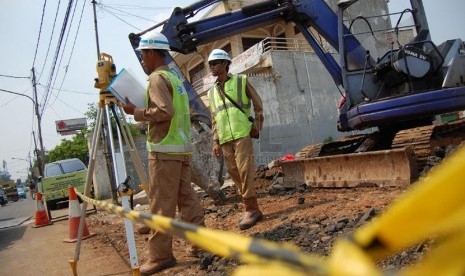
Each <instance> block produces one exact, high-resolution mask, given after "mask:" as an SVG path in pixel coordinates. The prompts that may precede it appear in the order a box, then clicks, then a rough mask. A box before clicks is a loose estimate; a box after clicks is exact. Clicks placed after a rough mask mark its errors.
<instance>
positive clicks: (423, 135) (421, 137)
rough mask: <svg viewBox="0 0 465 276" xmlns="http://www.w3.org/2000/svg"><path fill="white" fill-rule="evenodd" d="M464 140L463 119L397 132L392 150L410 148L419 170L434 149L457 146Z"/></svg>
mask: <svg viewBox="0 0 465 276" xmlns="http://www.w3.org/2000/svg"><path fill="white" fill-rule="evenodd" d="M464 140H465V119H461V120H456V121H453V122H449V123H442V124H436V125H430V126H423V127H417V128H411V129H405V130H402V131H399V132H398V133H397V134H396V136H395V137H394V140H393V141H392V148H393V149H397V148H403V147H408V146H410V147H412V149H413V152H414V154H415V158H416V162H417V165H418V169H419V170H421V169H423V167H424V166H425V165H426V161H427V158H428V156H430V155H432V154H433V153H434V150H435V148H436V147H443V148H444V147H447V146H449V145H459V144H460V143H461V142H462V141H464Z"/></svg>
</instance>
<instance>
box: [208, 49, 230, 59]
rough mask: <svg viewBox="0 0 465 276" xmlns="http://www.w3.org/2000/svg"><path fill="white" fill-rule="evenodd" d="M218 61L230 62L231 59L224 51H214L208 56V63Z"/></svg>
mask: <svg viewBox="0 0 465 276" xmlns="http://www.w3.org/2000/svg"><path fill="white" fill-rule="evenodd" d="M218 59H224V60H227V61H229V62H231V58H230V57H229V55H228V53H226V51H224V50H221V49H214V50H213V51H212V52H211V53H210V55H209V56H208V61H212V60H218Z"/></svg>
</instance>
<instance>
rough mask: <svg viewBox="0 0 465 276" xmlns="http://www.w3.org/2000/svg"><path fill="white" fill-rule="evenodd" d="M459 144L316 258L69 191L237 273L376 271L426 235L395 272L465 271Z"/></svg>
mask: <svg viewBox="0 0 465 276" xmlns="http://www.w3.org/2000/svg"><path fill="white" fill-rule="evenodd" d="M464 176H465V147H462V148H461V149H459V150H458V151H457V152H456V153H455V154H454V155H452V156H451V157H449V158H447V159H445V160H444V161H443V164H442V165H440V166H438V167H437V168H435V169H434V171H432V173H430V174H429V175H428V176H427V177H425V178H423V179H422V180H420V181H419V182H417V183H415V184H413V185H414V187H413V189H412V190H411V191H409V192H406V193H405V194H404V195H403V196H401V198H399V200H398V201H397V202H396V203H395V204H393V205H392V206H391V207H389V208H388V209H387V210H386V212H385V213H383V214H382V215H381V216H380V217H379V218H374V219H373V220H372V221H371V222H370V223H368V224H367V225H365V226H363V227H362V228H360V229H358V230H356V231H355V232H354V234H353V236H352V237H350V239H341V240H338V241H337V242H336V243H335V245H334V247H333V251H332V252H331V254H330V256H329V257H328V258H326V259H323V258H321V257H319V256H316V255H311V254H305V253H303V252H301V251H299V249H298V248H297V247H296V246H294V245H291V244H287V243H285V244H278V243H273V242H269V241H265V240H260V239H254V238H251V237H244V236H241V235H238V234H235V233H231V232H226V231H219V230H212V229H207V228H204V227H201V226H198V225H192V224H188V223H185V222H182V221H176V220H174V219H171V218H167V217H163V216H159V215H150V214H146V213H139V212H136V211H132V210H125V209H123V208H122V207H120V206H117V205H114V204H110V203H106V202H102V201H97V200H93V199H90V198H88V197H85V196H84V195H82V194H81V193H79V192H76V194H77V195H78V196H79V197H81V199H82V200H84V201H86V202H88V203H90V204H94V205H97V206H99V207H101V208H103V209H105V210H107V211H108V212H112V213H115V214H117V215H119V216H120V217H124V218H127V219H130V220H132V221H134V222H139V223H142V224H145V225H147V226H149V227H150V228H152V229H155V230H158V231H161V232H164V233H167V234H171V235H176V236H178V237H181V238H184V239H186V240H188V241H190V242H191V243H192V244H195V245H197V246H200V247H201V248H203V249H205V250H208V251H209V252H211V253H213V254H216V255H219V256H223V257H228V258H231V259H235V260H237V261H240V262H243V263H247V264H249V265H247V266H244V267H240V268H239V269H237V270H236V271H235V273H234V275H235V276H242V275H283V276H286V275H289V276H291V275H292V276H294V275H333V276H339V275H341V276H342V275H344V276H351V275H357V276H364V275H367V276H368V275H369V276H376V275H382V272H381V270H380V269H378V268H377V267H376V265H375V263H374V259H375V260H376V259H380V258H382V257H386V256H388V255H390V254H392V253H394V252H397V251H399V250H401V249H404V248H407V247H408V246H412V245H415V244H418V243H420V242H422V241H425V240H427V239H428V238H431V237H435V238H437V241H436V242H437V243H438V244H439V246H438V247H437V248H433V249H432V250H430V251H429V252H428V253H429V254H428V256H427V257H426V258H425V259H424V260H423V261H422V262H420V263H418V264H417V265H416V266H412V267H408V268H405V269H403V270H401V271H400V272H401V273H399V275H407V276H411V275H464V274H465V262H464V261H463V252H465V200H463V199H464V197H465V183H463V181H464V180H463V179H465V177H464Z"/></svg>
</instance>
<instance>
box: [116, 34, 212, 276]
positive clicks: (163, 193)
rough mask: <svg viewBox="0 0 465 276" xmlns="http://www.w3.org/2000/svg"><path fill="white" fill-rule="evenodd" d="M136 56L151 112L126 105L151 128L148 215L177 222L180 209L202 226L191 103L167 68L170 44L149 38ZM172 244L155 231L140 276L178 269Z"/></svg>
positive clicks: (184, 216)
mask: <svg viewBox="0 0 465 276" xmlns="http://www.w3.org/2000/svg"><path fill="white" fill-rule="evenodd" d="M137 50H140V51H141V58H142V64H143V66H144V69H145V71H146V73H147V74H148V75H149V77H148V88H147V106H145V107H136V106H135V105H134V104H132V103H131V102H130V101H129V99H126V100H127V101H128V102H127V104H126V105H124V106H123V109H124V111H125V112H126V113H128V114H132V115H134V119H135V120H136V121H146V122H148V135H147V149H148V151H149V153H148V160H149V176H150V186H149V191H148V194H147V197H148V198H149V208H150V212H151V213H152V214H157V215H162V216H166V217H170V218H174V217H175V215H176V208H178V209H179V211H180V213H181V218H182V219H183V220H184V221H186V222H188V223H192V224H197V225H204V213H203V209H202V206H201V205H200V201H199V199H198V197H197V194H196V193H195V191H194V190H193V188H192V186H191V153H192V149H193V146H192V141H191V133H190V131H191V130H190V114H189V99H188V95H187V92H186V90H185V89H184V88H183V87H182V83H181V80H180V79H179V78H178V77H177V76H176V75H175V74H173V73H172V72H171V71H170V69H169V67H168V66H167V65H166V63H165V60H164V56H165V54H166V51H167V50H169V43H168V40H167V39H166V37H165V36H164V35H163V34H161V33H157V32H151V33H148V34H146V35H144V36H142V38H141V40H140V43H139V47H138V48H137ZM172 242H173V237H172V236H171V235H166V234H164V233H162V232H160V231H152V235H151V236H150V238H149V241H148V245H149V246H148V248H149V256H148V258H147V262H146V263H145V264H143V265H142V266H141V267H140V272H141V274H142V275H151V274H154V273H157V272H159V271H161V270H163V269H165V268H169V267H172V266H174V265H176V259H175V258H174V256H173V249H172ZM194 249H196V248H194Z"/></svg>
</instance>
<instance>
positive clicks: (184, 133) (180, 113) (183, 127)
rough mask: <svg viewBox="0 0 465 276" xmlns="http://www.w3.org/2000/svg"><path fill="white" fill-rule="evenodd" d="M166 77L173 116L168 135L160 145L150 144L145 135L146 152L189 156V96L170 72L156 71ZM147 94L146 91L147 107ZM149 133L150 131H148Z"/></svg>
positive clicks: (190, 141)
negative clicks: (169, 85) (171, 92)
mask: <svg viewBox="0 0 465 276" xmlns="http://www.w3.org/2000/svg"><path fill="white" fill-rule="evenodd" d="M158 72H160V73H161V74H164V75H165V76H167V77H168V79H169V81H170V83H171V87H172V90H173V106H174V116H173V118H171V124H170V128H169V130H168V134H167V135H166V136H165V138H163V140H161V141H160V143H156V144H155V143H152V142H151V141H150V136H149V135H147V150H148V151H149V152H163V153H167V154H191V153H192V150H193V146H192V139H191V121H190V114H189V96H188V95H187V92H186V90H185V89H184V87H183V86H182V83H181V80H179V78H177V77H176V76H175V75H174V74H173V73H172V72H169V71H165V70H161V71H158ZM148 101H149V92H148V89H147V106H148ZM148 133H150V130H149V131H148Z"/></svg>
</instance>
